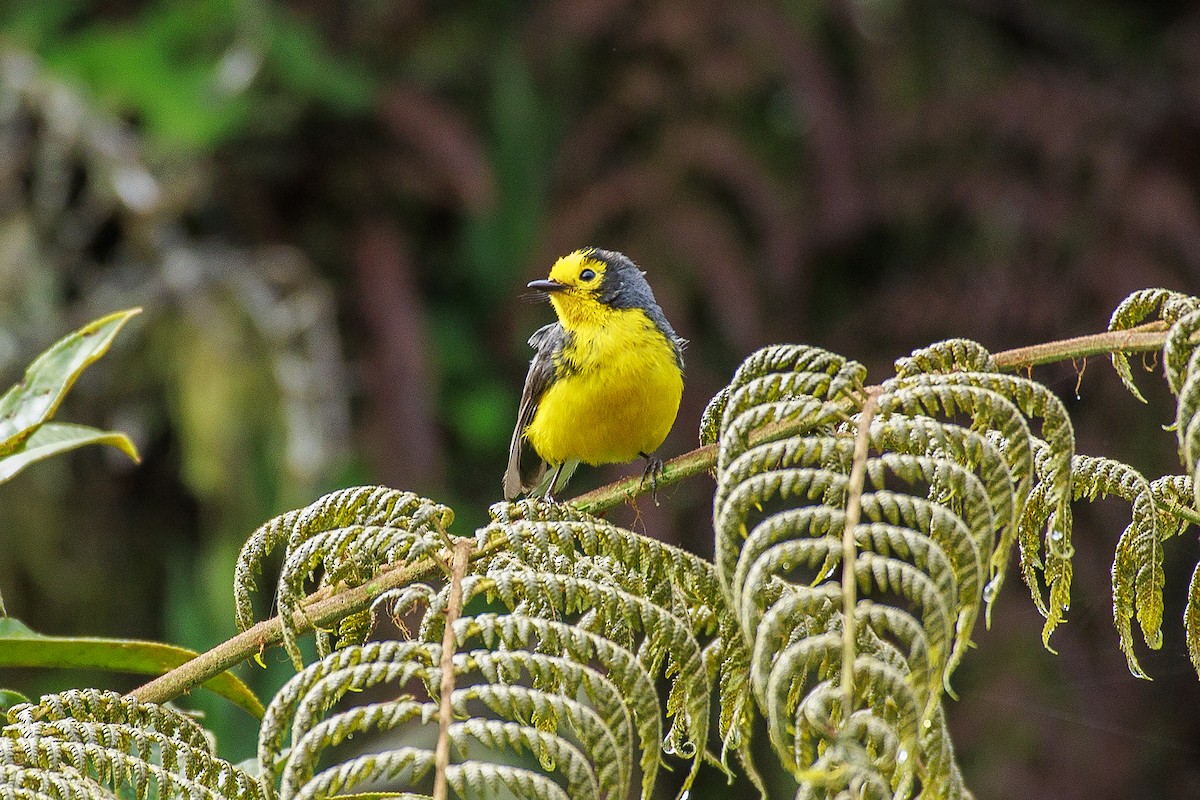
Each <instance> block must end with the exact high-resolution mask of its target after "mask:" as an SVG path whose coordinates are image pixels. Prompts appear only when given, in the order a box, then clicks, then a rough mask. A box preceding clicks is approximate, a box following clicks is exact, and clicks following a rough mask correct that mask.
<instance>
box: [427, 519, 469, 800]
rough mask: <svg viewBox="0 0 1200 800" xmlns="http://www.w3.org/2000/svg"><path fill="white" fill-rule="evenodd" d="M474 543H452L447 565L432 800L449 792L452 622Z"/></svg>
mask: <svg viewBox="0 0 1200 800" xmlns="http://www.w3.org/2000/svg"><path fill="white" fill-rule="evenodd" d="M474 544H475V543H474V542H473V541H471V540H470V539H468V538H465V537H464V538H462V539H459V540H458V541H457V542H455V543H454V561H453V563H452V564H451V566H450V570H451V575H450V597H449V599H448V601H447V603H446V629H445V630H444V631H443V632H442V663H441V669H442V686H441V692H440V694H441V696H440V698H439V700H438V738H437V746H436V748H435V749H434V775H433V800H446V796H447V793H448V792H449V786H448V784H447V783H446V769H447V768H448V767H449V766H450V720H451V717H452V709H451V706H450V698H451V696H452V695H453V694H454V650H455V648H456V647H457V646H458V641H457V640H456V639H455V637H454V623H455V621H457V620H458V618H459V616H461V615H462V608H463V593H462V583H463V578H464V577H465V576H466V574H467V564H468V563H469V562H470V559H471V549H472V548H473V547H474Z"/></svg>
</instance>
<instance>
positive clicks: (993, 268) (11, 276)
mask: <svg viewBox="0 0 1200 800" xmlns="http://www.w3.org/2000/svg"><path fill="white" fill-rule="evenodd" d="M1198 142H1200V11H1198V10H1196V9H1195V7H1194V6H1193V4H1190V3H1183V2H1158V3H1145V2H1140V1H1138V0H1124V1H1123V2H1121V1H1119V0H1095V2H1076V1H1075V0H1046V1H1045V2H1035V0H946V1H944V2H932V1H924V2H922V1H920V0H917V1H914V2H905V0H859V1H858V2H854V0H842V1H841V2H838V1H836V0H828V1H827V2H819V1H817V0H809V1H808V2H787V1H786V0H778V1H777V2H766V1H765V0H750V2H738V3H728V2H716V1H713V2H705V1H702V2H688V1H686V0H644V2H628V1H627V0H543V1H542V2H514V3H495V2H487V1H486V0H484V1H483V2H479V1H478V0H476V1H474V2H472V1H470V0H461V1H459V2H439V3H434V2H402V1H401V0H396V1H395V2H390V1H385V0H361V1H360V2H355V3H339V2H332V0H307V2H272V1H271V0H193V1H192V2H184V1H183V0H147V1H146V2H133V1H132V0H128V1H126V0H108V1H107V2H99V1H96V2H86V1H85V0H8V2H6V3H4V4H2V5H0V377H2V378H3V379H4V381H5V382H6V383H7V382H11V381H14V380H16V379H17V378H18V377H19V375H20V371H21V369H22V368H23V367H24V365H25V364H26V363H27V362H28V361H29V359H30V358H32V357H33V355H34V354H36V352H37V351H38V350H39V349H40V348H41V347H44V346H45V345H47V344H49V343H50V342H51V341H53V340H54V339H55V338H57V337H58V336H59V335H61V334H62V333H64V332H66V331H67V330H69V329H71V328H73V327H74V326H76V325H78V324H80V323H82V322H83V321H85V320H86V319H89V318H92V317H95V316H99V315H100V314H102V313H106V312H108V311H111V310H114V309H116V308H120V307H127V306H131V305H143V306H145V308H146V313H145V314H144V315H143V317H142V318H141V319H140V321H139V322H137V323H136V324H135V326H133V327H132V328H131V329H130V330H129V331H127V332H126V333H124V334H122V337H121V339H120V340H119V342H118V346H117V348H116V351H115V352H114V353H113V354H112V355H110V356H108V357H106V358H105V359H104V360H103V361H102V362H100V364H98V365H97V366H96V367H93V368H92V369H91V370H89V372H88V373H87V374H86V375H85V378H84V380H83V381H81V384H80V385H79V386H78V387H77V389H76V392H75V394H74V395H73V397H72V398H71V401H70V402H69V404H68V406H67V407H66V408H64V410H63V412H62V413H61V417H62V418H63V419H68V420H75V421H81V422H90V423H92V424H98V425H103V426H107V427H117V428H121V429H124V430H126V431H128V432H130V433H131V434H132V435H133V436H134V438H135V439H136V440H137V442H138V444H139V446H140V448H141V449H142V451H143V454H144V456H145V460H144V462H143V463H142V464H141V465H140V466H138V467H130V466H129V465H126V464H123V463H120V462H119V459H109V458H108V457H107V454H105V453H103V452H100V451H85V452H81V453H79V454H77V455H74V456H72V457H71V458H64V459H59V460H57V461H54V462H50V463H46V464H42V465H39V466H38V467H36V468H35V469H32V470H29V471H28V472H27V473H25V474H22V475H21V476H20V477H19V478H18V479H16V480H14V481H13V482H11V483H10V484H8V485H6V486H4V487H3V488H2V489H0V589H2V590H3V593H4V598H5V600H6V602H7V605H8V609H9V611H10V613H12V614H13V615H14V616H17V617H20V618H22V619H23V620H25V621H26V622H28V623H29V624H31V625H32V626H33V627H35V628H37V629H38V630H41V631H43V632H47V633H76V632H77V633H89V634H95V635H108V636H141V637H151V638H159V639H166V640H169V641H172V642H176V643H180V644H186V645H189V646H192V647H196V648H205V647H208V646H211V645H213V644H215V643H216V642H219V641H220V640H221V639H223V638H224V637H226V636H228V635H230V634H231V633H232V632H233V623H232V618H233V617H232V611H231V599H230V598H231V591H230V586H231V583H232V564H233V560H234V558H235V556H236V553H237V549H238V548H239V547H240V545H241V543H242V542H243V541H244V540H245V538H246V537H247V536H248V535H249V533H250V532H251V531H252V530H253V528H254V527H255V526H256V525H258V524H259V523H260V522H262V521H263V520H265V519H266V518H268V517H269V516H271V515H273V514H276V513H279V512H281V511H284V510H286V509H289V508H293V507H296V506H299V505H303V504H305V503H307V502H309V501H311V500H312V499H314V498H315V497H316V496H317V495H318V494H319V493H321V492H322V491H325V490H327V489H330V488H334V487H338V486H343V485H349V484H352V483H369V482H379V483H387V484H390V485H394V486H399V487H403V488H408V489H413V490H415V491H419V492H422V493H426V494H428V495H430V496H432V497H434V498H436V499H438V500H441V501H443V502H447V503H449V504H451V505H452V506H453V507H454V508H455V509H456V511H457V513H458V516H459V523H460V525H461V530H470V528H471V527H472V526H475V525H478V524H480V523H482V522H483V521H484V520H485V519H486V508H487V505H488V504H489V503H492V502H495V501H497V500H498V499H499V487H500V475H501V473H502V472H503V468H504V461H505V456H506V448H507V442H508V437H509V434H510V432H511V425H512V422H513V417H514V415H515V409H516V404H517V398H518V396H519V392H520V388H521V381H522V379H523V376H524V370H525V366H526V363H527V360H528V357H529V351H528V348H527V347H526V345H525V339H526V338H527V337H528V335H529V334H530V333H531V332H532V331H533V330H534V329H535V328H536V327H538V326H540V325H542V324H544V323H545V322H548V321H549V320H550V319H551V311H550V309H549V308H548V307H546V306H543V305H536V304H529V303H523V302H520V301H519V299H518V298H519V296H520V295H521V294H522V293H523V292H524V284H525V283H526V282H527V281H529V280H531V279H533V278H535V277H540V276H542V275H544V274H545V272H546V271H547V270H548V268H549V265H550V263H551V262H552V260H553V259H554V258H555V257H556V256H558V255H561V254H563V253H565V252H568V251H570V250H573V249H575V248H576V247H579V246H582V245H586V244H596V245H600V246H603V247H608V248H613V249H618V250H621V251H623V252H625V253H627V254H629V255H630V256H631V257H632V258H633V259H634V260H635V261H637V262H638V263H639V264H640V265H641V266H642V268H644V269H646V270H647V271H648V273H649V278H650V281H651V283H652V285H653V286H654V288H655V291H656V294H657V296H658V299H659V301H660V303H661V304H662V306H663V307H664V309H665V311H666V314H667V316H668V317H669V318H670V319H671V321H672V322H673V323H674V325H675V327H676V328H677V329H678V331H679V332H680V334H681V335H683V336H685V337H687V338H688V339H690V340H691V345H690V347H689V349H688V351H687V362H688V363H687V389H686V393H685V397H684V404H683V408H682V409H681V411H680V415H679V419H678V422H677V423H676V426H675V430H674V432H673V433H672V435H671V438H670V439H669V440H668V443H667V444H666V445H665V446H664V448H663V449H662V450H661V451H660V452H661V453H662V454H664V455H673V454H677V453H681V452H684V451H686V450H689V449H691V448H692V447H694V446H695V443H696V427H697V423H698V420H699V415H700V411H701V409H702V408H703V407H704V405H705V403H706V402H707V400H708V399H709V397H711V396H712V395H713V394H714V393H715V392H716V391H717V390H718V389H719V388H720V387H721V386H722V385H723V384H724V383H725V382H726V381H727V380H728V378H729V376H730V374H731V373H732V371H733V369H734V368H735V367H736V366H737V364H738V363H739V362H740V360H741V359H742V358H744V357H745V356H746V355H747V354H749V353H750V352H751V351H752V350H754V349H755V348H757V347H759V346H761V345H764V344H768V343H774V342H783V341H805V342H810V343H814V344H819V345H821V346H824V347H827V348H830V349H832V350H836V351H838V352H840V353H842V354H844V355H847V356H849V357H852V358H856V359H859V360H861V361H863V362H864V363H866V364H867V365H868V366H869V368H870V369H871V372H872V374H873V375H874V376H875V377H876V378H877V379H881V378H883V377H885V376H886V375H887V374H888V373H889V370H890V364H891V361H892V360H893V359H894V358H896V357H898V356H902V355H906V354H907V353H908V352H909V351H911V350H912V349H913V348H914V347H918V346H921V345H924V344H927V343H929V342H932V341H936V340H938V339H941V338H946V337H950V336H964V337H969V338H973V339H976V340H978V341H980V342H982V343H983V344H984V345H986V346H987V347H989V348H991V349H993V350H1000V349H1004V348H1007V347H1013V346H1018V345H1023V344H1030V343H1035V342H1039V341H1045V340H1048V339H1055V338H1064V337H1067V336H1071V335H1077V334H1081V333H1087V332H1091V331H1096V330H1100V329H1103V328H1104V327H1105V325H1106V324H1107V320H1108V316H1109V314H1110V313H1111V311H1112V309H1113V308H1114V307H1115V306H1116V304H1117V303H1118V302H1119V301H1120V300H1121V299H1122V298H1123V297H1124V296H1126V295H1127V294H1128V293H1129V292H1131V291H1132V290H1134V289H1138V288H1143V287H1150V286H1159V285H1162V286H1167V287H1170V288H1175V289H1179V290H1182V291H1187V292H1193V293H1194V292H1197V291H1200V279H1198V278H1200V206H1198V200H1200V194H1198V189H1200V144H1198ZM1147 366H1148V367H1150V368H1153V367H1155V366H1156V365H1154V364H1151V363H1148V364H1147ZM1085 367H1086V369H1085ZM1078 370H1083V372H1084V374H1083V376H1082V379H1081V380H1077V371H1078ZM1151 371H1152V372H1153V369H1152V370H1151ZM1035 377H1038V378H1039V379H1041V380H1043V381H1045V382H1046V383H1048V384H1049V385H1051V386H1052V387H1053V388H1055V389H1056V390H1058V391H1059V392H1060V393H1061V394H1062V396H1063V398H1064V399H1065V400H1066V402H1067V403H1068V407H1069V408H1070V409H1071V411H1072V414H1073V415H1074V417H1075V421H1076V429H1077V436H1078V446H1079V449H1080V451H1082V452H1087V453H1092V454H1103V455H1109V456H1112V457H1115V458H1119V459H1122V460H1125V461H1128V462H1129V463H1131V464H1133V465H1134V466H1136V467H1138V468H1140V469H1143V470H1145V471H1146V472H1147V474H1150V475H1152V476H1157V475H1160V474H1164V473H1169V472H1177V471H1179V470H1180V467H1179V465H1178V461H1177V457H1176V455H1175V451H1174V437H1173V434H1170V433H1167V432H1164V431H1163V430H1162V427H1161V426H1162V425H1165V424H1168V423H1170V422H1171V420H1172V419H1173V416H1174V415H1173V407H1172V405H1171V403H1170V399H1169V397H1168V396H1167V393H1166V392H1165V390H1164V389H1163V387H1162V381H1161V378H1159V377H1158V376H1157V374H1148V375H1146V376H1145V378H1144V379H1143V380H1142V382H1141V383H1142V386H1143V390H1144V391H1145V392H1146V393H1147V396H1148V397H1149V398H1150V400H1151V403H1150V405H1149V406H1148V407H1143V406H1141V405H1140V404H1138V403H1137V402H1136V401H1135V400H1134V399H1133V398H1132V397H1130V396H1129V395H1128V394H1127V393H1125V392H1124V391H1123V390H1122V389H1121V388H1120V386H1119V384H1118V382H1117V380H1116V378H1115V376H1114V375H1113V374H1112V372H1111V370H1110V369H1109V368H1108V367H1107V366H1106V365H1105V364H1103V363H1090V364H1087V365H1084V364H1082V363H1081V364H1078V365H1074V366H1072V365H1070V364H1066V365H1059V366H1057V367H1052V368H1044V369H1040V370H1038V371H1036V372H1035ZM1077 384H1078V386H1077ZM630 469H640V467H637V466H634V467H629V468H608V469H603V470H586V469H585V470H581V471H580V473H579V474H578V475H577V477H576V479H575V481H574V483H573V485H572V489H573V490H579V491H582V490H585V489H587V488H590V487H592V486H595V485H598V484H599V483H601V482H604V481H607V480H609V479H611V478H613V477H615V476H617V475H620V474H623V473H624V472H627V471H628V470H630ZM710 490H711V482H710V481H709V480H708V479H697V480H693V481H690V482H688V483H685V484H683V485H680V486H676V487H671V488H670V489H669V490H667V491H666V492H665V493H664V497H663V503H662V506H661V507H657V508H656V507H654V506H653V505H652V504H651V503H649V502H648V501H647V502H642V503H641V504H639V507H638V508H637V509H624V510H621V511H619V512H615V513H614V514H613V515H612V516H613V518H614V519H617V520H619V521H621V522H622V523H624V524H627V525H631V526H633V527H634V528H635V529H637V530H646V531H648V532H650V533H651V534H653V535H655V536H658V537H661V538H663V539H666V540H669V541H673V542H676V543H680V544H682V545H684V546H685V547H688V548H689V549H692V550H694V551H696V552H700V553H704V554H708V553H710V552H711V549H712V544H711V528H710V526H709V522H708V513H709V503H710V498H711V495H710ZM1127 520H1128V509H1127V508H1126V507H1123V506H1122V505H1121V504H1120V503H1117V502H1111V503H1105V504H1100V505H1098V506H1095V507H1082V508H1080V509H1079V511H1078V513H1077V517H1076V533H1075V540H1076V547H1077V550H1076V559H1077V560H1076V566H1075V571H1076V584H1075V587H1076V588H1075V597H1074V599H1073V602H1072V610H1071V617H1070V622H1069V624H1068V625H1066V626H1065V627H1064V628H1061V629H1060V630H1059V632H1058V633H1057V634H1056V636H1055V639H1054V640H1053V642H1052V643H1053V644H1054V645H1055V646H1056V647H1057V649H1058V650H1059V655H1058V656H1057V657H1056V656H1054V655H1051V654H1050V653H1047V652H1046V651H1045V650H1043V649H1042V648H1041V645H1040V641H1039V631H1040V619H1038V618H1037V615H1036V612H1034V611H1033V609H1032V606H1031V604H1030V602H1029V600H1028V597H1027V595H1026V594H1025V590H1024V588H1023V587H1022V586H1020V585H1017V584H1014V583H1010V586H1009V588H1008V590H1007V592H1006V595H1005V596H1004V597H1003V598H1002V599H1001V600H1000V603H999V608H998V611H997V616H996V621H995V624H994V626H993V630H992V631H990V632H984V631H980V632H979V634H978V635H977V637H976V638H977V640H978V642H979V652H978V653H977V654H975V655H974V656H973V657H969V658H968V659H967V660H966V663H965V665H964V667H963V668H962V669H961V671H960V672H959V673H958V675H957V676H956V682H955V686H956V688H957V690H958V691H959V694H960V697H961V698H962V699H961V700H960V701H959V702H957V703H952V704H951V705H950V708H949V716H950V719H951V723H952V727H953V728H954V730H955V732H956V735H957V746H958V751H959V756H960V759H961V761H962V763H963V766H964V769H965V770H966V773H967V775H968V782H969V785H971V786H972V787H973V789H974V790H975V792H976V793H977V795H978V796H979V797H980V798H1001V797H1030V798H1034V797H1037V798H1041V797H1046V798H1051V797H1053V798H1075V797H1079V798H1083V797H1087V798H1108V797H1112V798H1117V797H1130V796H1136V797H1194V796H1197V795H1200V721H1198V720H1200V714H1197V708H1198V707H1200V684H1198V681H1197V677H1196V675H1195V673H1194V672H1193V670H1192V668H1191V666H1190V664H1189V663H1188V659H1187V656H1186V651H1185V649H1184V645H1183V640H1182V622H1181V610H1182V605H1183V595H1184V593H1185V591H1186V588H1185V587H1186V585H1187V579H1188V575H1189V573H1190V571H1191V568H1192V566H1193V565H1194V564H1195V562H1196V560H1197V556H1198V554H1197V552H1196V545H1195V541H1194V537H1193V536H1187V537H1184V538H1183V539H1181V540H1178V541H1174V542H1172V543H1170V545H1169V546H1168V548H1167V589H1166V591H1167V624H1166V643H1165V645H1164V647H1163V649H1162V650H1161V651H1160V652H1158V653H1152V654H1149V653H1148V654H1145V656H1144V660H1143V665H1144V666H1145V667H1146V668H1147V671H1148V672H1149V673H1150V674H1151V675H1152V676H1154V678H1155V681H1154V682H1153V683H1145V682H1139V681H1137V680H1136V679H1134V678H1133V677H1132V676H1130V675H1129V673H1128V671H1127V670H1126V668H1125V663H1124V659H1123V658H1122V656H1121V655H1120V653H1119V652H1118V650H1117V647H1116V635H1115V632H1114V630H1113V627H1112V623H1111V610H1110V608H1111V595H1110V589H1109V586H1108V581H1109V577H1108V571H1109V567H1110V565H1111V561H1112V552H1113V547H1114V545H1115V543H1116V540H1117V537H1118V536H1119V534H1120V532H1121V529H1122V528H1123V527H1124V525H1125V524H1126V522H1127ZM275 660H276V661H279V659H278V658H277V659H275ZM285 672H286V670H285V668H283V666H282V665H281V664H277V665H276V668H274V669H273V670H272V671H271V672H269V673H267V674H266V675H263V674H260V673H248V674H251V675H252V677H253V679H254V680H255V681H257V682H258V684H259V685H260V686H261V687H262V688H263V689H264V691H265V690H268V689H269V687H270V685H272V683H273V682H274V683H275V684H277V683H278V681H279V680H281V679H282V676H283V675H284V674H285ZM62 680H63V677H62V676H58V675H54V676H46V675H18V674H10V675H4V676H0V682H4V683H7V684H10V685H15V686H17V688H20V689H22V690H24V691H27V692H29V693H37V692H39V691H46V690H49V689H52V688H59V687H60V685H61V681H62ZM122 680H123V679H114V678H112V677H111V676H80V677H79V678H78V681H79V682H92V683H97V684H99V683H103V685H111V686H117V687H118V688H120V687H121V686H124V685H125V684H123V683H122V682H121V681H122ZM239 713H240V712H236V711H230V710H229V709H226V708H223V707H221V706H220V705H219V704H214V705H213V706H211V707H210V708H209V714H210V716H209V720H208V724H210V725H212V726H213V727H215V728H216V729H217V731H218V735H219V736H220V738H221V742H222V748H223V751H226V754H227V755H230V756H237V757H240V756H244V755H249V753H250V746H251V744H250V743H251V742H252V735H253V730H252V728H251V726H248V725H246V724H245V719H244V718H239V717H237V714H239ZM708 778H709V780H710V783H709V784H706V786H707V787H708V788H705V787H704V786H702V787H698V788H697V790H696V791H695V792H694V794H693V796H711V793H712V792H715V791H728V790H726V789H722V788H719V787H720V786H721V785H722V784H721V782H720V778H719V776H715V775H710V776H708ZM737 786H738V789H739V791H740V789H741V788H743V787H742V784H738V785H737ZM712 787H718V788H716V789H714V788H712Z"/></svg>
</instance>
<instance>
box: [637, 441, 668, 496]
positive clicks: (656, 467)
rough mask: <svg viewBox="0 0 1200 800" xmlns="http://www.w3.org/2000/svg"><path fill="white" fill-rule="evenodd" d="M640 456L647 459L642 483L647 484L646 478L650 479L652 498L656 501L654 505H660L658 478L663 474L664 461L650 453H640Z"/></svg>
mask: <svg viewBox="0 0 1200 800" xmlns="http://www.w3.org/2000/svg"><path fill="white" fill-rule="evenodd" d="M638 455H639V456H641V457H642V458H644V459H646V469H645V470H644V471H643V472H642V483H641V485H643V486H644V485H645V484H646V478H649V479H650V498H651V499H652V500H654V505H658V476H660V475H662V472H663V460H662V459H661V458H659V457H658V456H656V455H654V454H653V453H650V454H649V455H647V454H646V453H638Z"/></svg>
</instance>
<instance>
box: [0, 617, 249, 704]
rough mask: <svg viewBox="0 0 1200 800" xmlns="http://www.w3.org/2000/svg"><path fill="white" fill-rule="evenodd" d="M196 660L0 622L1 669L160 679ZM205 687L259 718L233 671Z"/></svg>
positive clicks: (152, 645) (178, 650) (125, 642)
mask: <svg viewBox="0 0 1200 800" xmlns="http://www.w3.org/2000/svg"><path fill="white" fill-rule="evenodd" d="M196 656H197V653H196V652H194V651H192V650H188V649H187V648H184V647H176V646H175V645H170V644H163V643H162V642H146V641H141V640H137V639H100V638H95V637H89V636H44V635H42V634H40V633H37V632H35V631H33V630H30V629H29V627H28V626H26V625H25V624H24V623H22V622H20V621H19V620H16V619H13V618H12V617H5V618H2V619H0V667H52V668H63V667H83V668H90V669H102V670H108V671H110V672H132V673H138V674H145V675H161V674H162V673H164V672H167V671H168V670H171V669H174V668H175V667H178V666H179V665H181V664H185V663H187V662H188V661H191V660H192V659H193V658H195V657H196ZM203 686H204V688H205V689H208V690H210V691H212V692H216V693H217V694H219V695H221V696H222V697H224V698H226V699H227V700H229V701H230V702H232V703H234V704H235V705H238V706H240V707H241V708H243V709H245V710H246V712H247V713H249V714H252V715H254V717H256V718H260V719H261V718H262V715H263V705H262V703H261V702H260V701H259V699H258V697H256V696H255V694H254V692H252V691H250V687H248V686H247V685H246V684H245V683H243V682H242V681H241V680H240V679H239V678H238V677H237V676H236V675H234V674H233V673H232V672H228V671H226V672H222V673H221V674H220V675H218V676H216V677H215V678H213V679H211V680H209V681H207V682H205V683H204V684H203Z"/></svg>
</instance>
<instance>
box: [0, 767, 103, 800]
mask: <svg viewBox="0 0 1200 800" xmlns="http://www.w3.org/2000/svg"><path fill="white" fill-rule="evenodd" d="M0 797H3V798H4V799H5V800H10V798H11V800H116V797H117V795H116V793H115V792H114V791H113V790H111V789H109V788H108V787H106V786H104V785H102V784H100V783H99V782H97V781H96V780H94V779H93V778H89V777H88V776H87V775H84V774H83V773H81V772H79V771H77V770H75V769H72V768H71V767H67V766H64V765H59V766H58V767H57V768H49V769H42V768H40V767H18V766H14V765H12V764H0Z"/></svg>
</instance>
